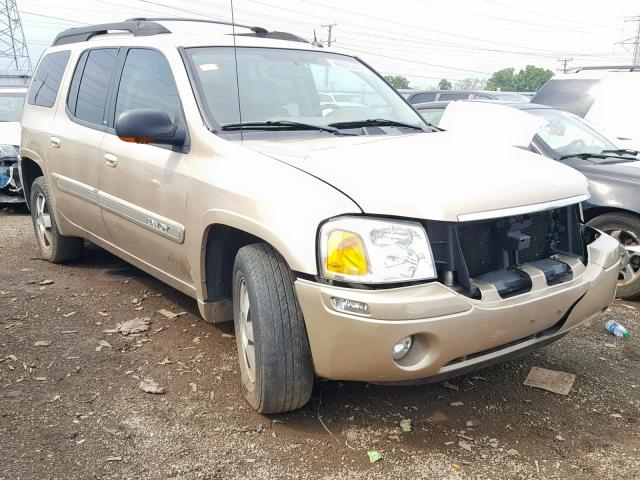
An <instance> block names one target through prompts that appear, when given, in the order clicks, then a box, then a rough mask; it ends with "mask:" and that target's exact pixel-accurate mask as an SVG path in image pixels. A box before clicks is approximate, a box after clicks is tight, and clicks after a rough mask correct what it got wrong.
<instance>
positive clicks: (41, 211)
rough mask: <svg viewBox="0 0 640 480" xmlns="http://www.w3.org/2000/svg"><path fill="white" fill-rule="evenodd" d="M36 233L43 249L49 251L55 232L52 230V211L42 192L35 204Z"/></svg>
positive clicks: (37, 196)
mask: <svg viewBox="0 0 640 480" xmlns="http://www.w3.org/2000/svg"><path fill="white" fill-rule="evenodd" d="M35 207H36V208H35V216H36V221H35V224H36V234H37V235H38V240H39V241H40V245H41V246H42V249H43V250H45V251H49V250H51V248H52V243H53V232H52V230H51V213H50V211H49V204H48V203H47V199H46V197H45V196H44V195H43V194H42V193H38V194H37V195H36V205H35Z"/></svg>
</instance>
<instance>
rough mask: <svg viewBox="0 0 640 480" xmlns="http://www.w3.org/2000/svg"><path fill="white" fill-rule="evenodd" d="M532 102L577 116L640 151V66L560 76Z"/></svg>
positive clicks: (577, 72)
mask: <svg viewBox="0 0 640 480" xmlns="http://www.w3.org/2000/svg"><path fill="white" fill-rule="evenodd" d="M531 102H532V103H538V104H541V105H549V106H551V107H555V108H559V109H561V110H566V111H568V112H571V113H574V114H576V115H578V116H580V117H582V118H584V119H585V120H588V121H590V122H591V123H593V124H594V125H596V126H597V127H598V129H599V130H600V131H601V132H604V133H605V134H607V135H608V136H609V137H610V138H614V139H617V140H618V142H617V143H620V142H622V143H623V144H624V146H625V147H626V148H633V149H635V150H638V149H640V122H638V110H639V109H640V67H638V66H635V67H632V66H629V67H585V68H579V69H576V70H573V71H571V72H568V73H559V74H557V75H556V76H554V77H553V78H552V79H551V80H549V81H548V82H547V83H546V84H545V85H543V87H542V88H541V89H540V90H539V91H538V93H536V95H535V96H534V97H533V99H532V100H531Z"/></svg>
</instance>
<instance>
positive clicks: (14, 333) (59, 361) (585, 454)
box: [0, 209, 640, 480]
mask: <svg viewBox="0 0 640 480" xmlns="http://www.w3.org/2000/svg"><path fill="white" fill-rule="evenodd" d="M0 249H1V250H0V251H1V252H2V253H1V255H0V259H1V261H2V265H1V267H0V479H2V480H18V479H76V478H82V479H84V478H118V479H120V478H123V479H134V478H135V479H140V478H145V479H161V478H162V479H164V478H176V479H192V478H206V479H214V478H225V479H227V478H300V479H306V478H309V479H318V478H323V479H365V478H366V479H370V478H381V479H382V478H384V479H387V478H402V479H406V478H411V479H413V478H438V479H448V478H452V479H459V478H474V479H487V478H492V479H511V478H514V479H516V478H518V479H519V478H562V479H565V478H612V479H613V478H616V479H617V478H639V477H640V422H639V421H638V418H639V413H640V374H639V372H640V348H639V345H640V344H639V341H638V337H632V338H631V339H629V340H618V339H616V338H614V337H612V336H610V335H609V334H608V333H607V332H606V331H605V330H604V328H603V325H604V322H605V320H606V319H608V318H615V319H617V320H618V321H621V322H622V323H623V324H625V325H626V326H627V327H628V328H629V329H630V330H631V331H632V332H633V333H638V336H639V337H640V316H639V313H640V309H639V308H640V304H636V303H633V302H628V303H622V302H617V303H616V304H615V305H614V306H613V307H612V309H611V310H610V311H609V312H607V313H606V314H604V315H603V316H601V317H600V318H598V319H596V320H594V321H593V322H591V323H590V324H588V325H585V326H583V327H581V328H580V329H578V330H577V331H575V332H574V333H573V334H572V335H570V336H569V337H566V338H565V339H563V340H561V341H560V342H558V343H556V344H554V345H552V346H550V347H549V348H547V349H546V350H543V351H540V352H537V353H534V354H531V355H529V356H527V357H525V358H523V359H521V360H518V361H513V362H510V363H507V364H504V365H501V366H498V367H494V368H490V369H485V370H482V371H480V372H478V373H475V374H472V375H469V376H466V377H462V378H458V379H454V380H452V381H451V382H450V384H445V386H443V385H442V384H440V385H426V386H420V387H382V386H374V385H367V384H355V383H340V382H327V381H318V382H317V384H316V387H315V390H314V395H313V400H312V401H311V402H310V403H309V404H308V405H307V406H306V407H305V408H303V409H301V410H299V411H296V412H293V413H290V414H286V415H276V416H268V417H267V416H261V415H258V414H256V413H254V412H253V411H251V410H250V409H249V408H248V407H247V405H246V404H245V403H244V401H243V399H242V396H241V393H240V389H239V387H238V373H237V369H236V353H235V343H234V342H235V341H234V339H233V338H232V337H231V335H230V334H231V333H232V331H231V328H230V327H221V328H216V327H213V326H211V325H208V324H206V323H205V322H203V321H202V320H201V319H200V318H199V316H198V313H197V307H196V305H195V302H194V301H192V300H191V299H189V298H187V297H185V296H184V295H182V294H180V293H178V292H176V291H175V290H173V289H171V288H169V287H167V286H166V285H164V284H162V283H160V282H158V281H156V280H154V279H152V278H150V277H149V276H148V275H146V274H144V273H142V272H140V271H138V270H136V269H134V268H132V267H130V266H128V265H127V264H126V263H124V262H122V261H120V260H119V259H117V258H115V257H113V256H112V255H110V254H108V253H106V252H104V251H102V250H100V249H98V248H96V247H89V249H88V251H87V254H86V256H85V258H84V260H83V261H82V262H80V263H76V264H71V265H64V266H60V265H51V264H49V263H46V262H44V261H42V260H39V259H38V250H37V246H36V242H35V238H34V236H33V233H32V227H31V223H30V218H29V217H28V216H27V215H26V213H25V211H24V210H15V211H14V210H7V209H5V210H4V211H2V212H0ZM160 309H166V310H169V311H171V312H175V313H179V312H186V314H184V315H180V316H178V317H177V318H175V319H168V318H165V317H164V316H162V315H161V314H159V313H158V310H160ZM144 317H147V318H149V319H150V326H149V330H148V331H146V332H144V333H141V334H134V335H129V336H123V335H122V334H121V333H118V332H116V333H114V332H113V330H114V329H115V328H116V325H117V324H118V323H121V322H123V321H126V320H131V319H134V318H144ZM532 366H540V367H545V368H549V369H553V370H560V371H565V372H570V373H574V374H576V376H577V379H576V381H575V384H574V385H573V388H572V390H571V393H570V394H569V395H568V396H562V395H557V394H553V393H549V392H545V391H542V390H538V389H534V388H531V387H526V386H524V385H523V384H522V382H523V380H524V379H525V377H526V376H527V373H528V372H529V370H530V368H531V367H532ZM147 378H150V379H153V380H155V381H156V382H157V383H158V384H159V385H160V386H161V387H163V388H164V389H165V393H164V394H162V395H153V394H149V393H144V392H143V391H141V390H140V388H139V384H140V382H141V380H143V379H147ZM455 402H462V405H460V406H451V403H454V404H455ZM406 419H409V420H411V422H412V428H411V431H410V432H403V430H402V429H401V428H400V426H399V423H400V421H401V420H406ZM467 422H471V424H472V425H474V426H471V427H469V426H467ZM323 423H324V425H325V426H326V429H325V427H324V426H323ZM369 450H376V451H378V452H380V453H381V454H382V456H383V459H382V460H380V461H378V462H376V463H370V462H369V458H368V457H367V451H369Z"/></svg>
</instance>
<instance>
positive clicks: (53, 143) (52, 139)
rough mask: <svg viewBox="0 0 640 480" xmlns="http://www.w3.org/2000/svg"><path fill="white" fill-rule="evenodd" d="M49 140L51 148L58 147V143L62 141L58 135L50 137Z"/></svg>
mask: <svg viewBox="0 0 640 480" xmlns="http://www.w3.org/2000/svg"><path fill="white" fill-rule="evenodd" d="M49 142H50V143H51V146H52V147H53V148H60V144H61V143H62V142H60V139H59V138H58V137H50V138H49Z"/></svg>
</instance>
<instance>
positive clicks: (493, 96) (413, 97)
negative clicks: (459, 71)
mask: <svg viewBox="0 0 640 480" xmlns="http://www.w3.org/2000/svg"><path fill="white" fill-rule="evenodd" d="M403 95H404V96H405V98H406V99H407V101H408V102H409V103H413V104H415V103H425V102H438V101H451V100H499V101H502V102H520V103H522V102H527V101H529V99H528V98H527V97H525V96H524V95H522V94H520V93H516V92H493V91H489V90H418V91H413V92H411V93H409V94H403Z"/></svg>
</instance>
